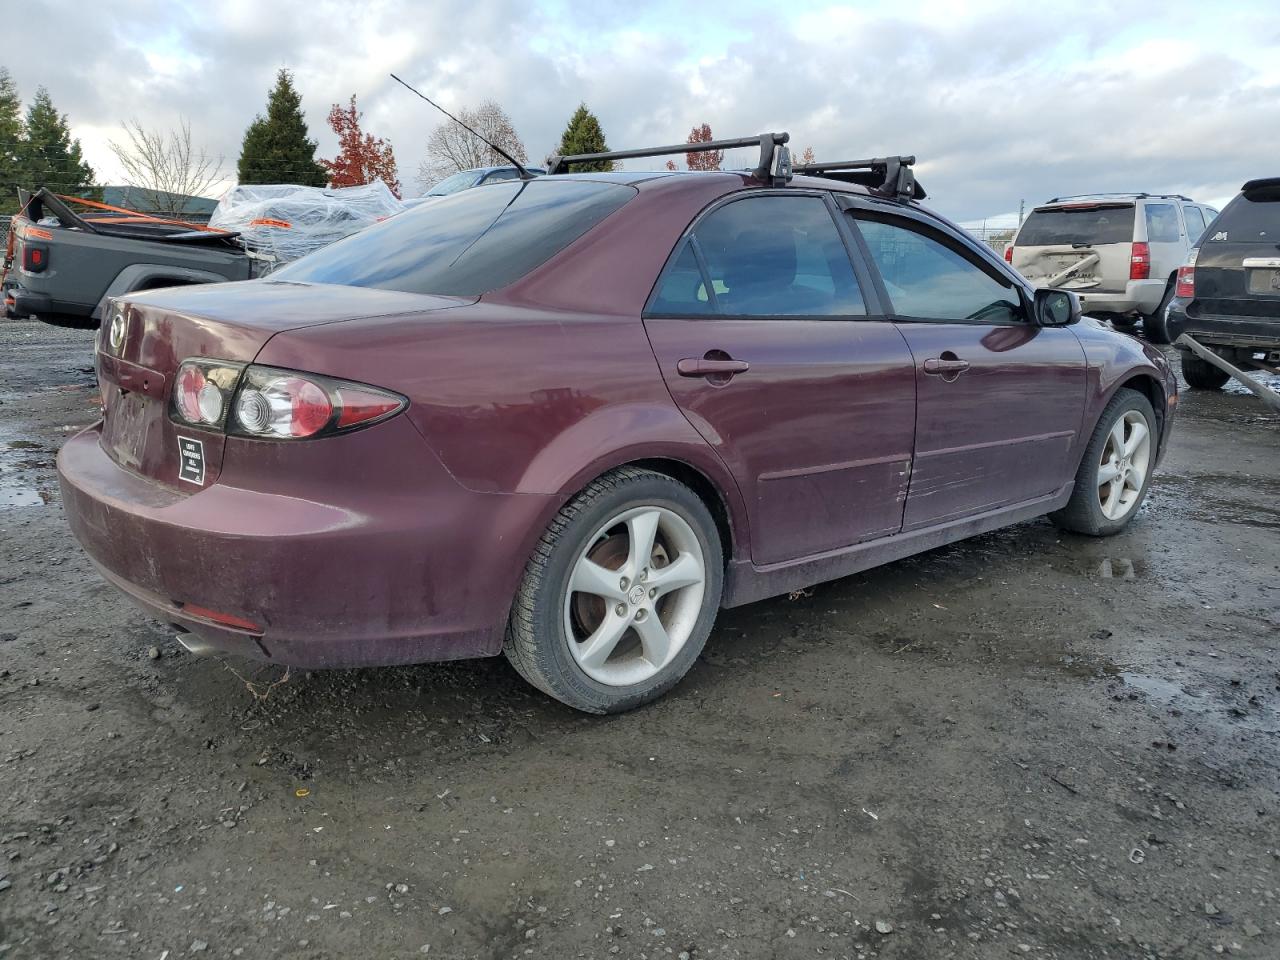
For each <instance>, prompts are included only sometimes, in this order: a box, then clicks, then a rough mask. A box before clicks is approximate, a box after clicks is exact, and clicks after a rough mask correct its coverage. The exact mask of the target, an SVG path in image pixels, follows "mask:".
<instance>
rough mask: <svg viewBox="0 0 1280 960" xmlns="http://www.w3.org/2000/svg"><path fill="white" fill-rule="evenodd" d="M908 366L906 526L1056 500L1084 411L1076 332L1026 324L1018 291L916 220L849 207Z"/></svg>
mask: <svg viewBox="0 0 1280 960" xmlns="http://www.w3.org/2000/svg"><path fill="white" fill-rule="evenodd" d="M847 216H849V217H851V219H852V222H853V223H855V224H856V226H857V231H858V234H859V236H860V238H861V241H860V242H862V243H864V244H865V246H866V250H867V256H868V259H869V260H870V261H871V262H872V263H873V264H874V265H875V268H876V272H877V275H878V278H879V279H880V280H881V281H882V293H883V295H884V296H885V297H886V298H887V300H888V302H889V303H890V305H891V307H890V309H891V310H892V314H893V319H894V321H895V323H896V325H897V327H898V329H899V330H901V331H902V334H903V336H904V337H906V340H907V343H908V344H909V345H910V347H911V352H912V354H913V357H914V361H915V370H916V439H915V458H914V465H913V467H912V473H911V485H910V489H909V491H908V494H907V505H906V513H905V516H904V518H903V529H904V530H913V529H919V528H921V527H928V526H932V525H935V524H940V523H946V522H947V521H950V520H956V519H960V518H963V517H967V516H972V515H974V514H978V513H983V512H985V511H988V510H994V509H997V508H999V507H1003V506H1008V505H1012V504H1016V503H1021V502H1024V501H1028V500H1034V499H1036V498H1039V497H1044V496H1048V495H1049V494H1052V493H1055V492H1057V491H1058V490H1059V489H1060V488H1061V487H1062V486H1063V485H1064V484H1066V483H1067V482H1068V481H1070V480H1071V479H1072V478H1073V475H1074V473H1075V467H1076V465H1075V464H1074V463H1072V462H1071V461H1070V460H1069V454H1070V451H1071V449H1072V447H1073V445H1074V443H1075V440H1076V436H1077V434H1078V433H1079V431H1080V429H1081V419H1082V417H1083V415H1084V396H1085V358H1084V350H1083V348H1082V347H1081V346H1080V342H1079V341H1078V340H1077V339H1076V336H1075V334H1074V333H1073V332H1072V331H1071V330H1069V329H1066V328H1062V327H1057V328H1053V327H1040V326H1037V325H1035V324H1034V323H1032V322H1031V321H1030V318H1028V317H1027V316H1026V309H1025V306H1024V303H1023V298H1022V297H1021V296H1020V293H1019V288H1018V286H1017V285H1015V284H1014V282H1013V281H1012V280H1011V279H1010V278H1009V277H1008V276H1006V275H1004V274H1003V272H1002V271H1001V269H1000V268H999V267H998V266H996V265H995V264H993V263H989V262H988V261H987V260H986V258H985V257H983V256H982V254H980V253H979V252H978V251H976V250H974V249H972V248H970V247H969V245H968V244H966V243H965V242H964V241H963V240H961V239H960V238H958V237H955V236H952V235H951V234H950V233H949V232H948V231H947V230H945V229H943V228H942V227H941V226H940V225H934V224H932V223H931V222H930V221H928V220H926V219H925V218H923V217H918V218H917V217H908V216H899V215H892V214H886V213H882V212H874V211H872V210H870V209H855V210H851V211H850V212H849V214H847Z"/></svg>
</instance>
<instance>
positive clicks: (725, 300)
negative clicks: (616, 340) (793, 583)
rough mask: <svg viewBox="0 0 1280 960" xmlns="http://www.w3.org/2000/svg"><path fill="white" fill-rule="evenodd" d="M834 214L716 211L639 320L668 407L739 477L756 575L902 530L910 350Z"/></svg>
mask: <svg viewBox="0 0 1280 960" xmlns="http://www.w3.org/2000/svg"><path fill="white" fill-rule="evenodd" d="M837 217H838V212H837V211H836V209H835V207H834V204H833V203H832V202H831V201H830V199H829V198H827V197H826V196H825V195H824V194H822V193H808V194H806V193H801V192H799V191H788V192H787V193H785V194H782V193H772V194H766V193H760V192H758V191H753V192H752V194H751V195H749V196H746V197H741V198H737V199H732V200H730V201H728V202H725V203H723V204H721V205H719V206H717V207H714V208H712V209H711V210H710V211H708V212H706V213H704V214H703V215H702V216H701V217H700V219H699V220H698V221H696V222H695V224H694V226H693V228H692V229H691V230H690V231H689V232H688V233H687V235H686V236H685V237H684V238H683V239H682V240H681V242H680V244H679V245H678V246H677V248H676V249H675V251H673V253H672V255H671V258H670V260H669V261H668V264H667V267H666V268H665V270H664V272H663V275H662V277H661V278H660V279H659V282H658V284H657V285H656V287H655V289H654V293H653V296H652V298H651V300H650V302H649V305H648V308H647V310H646V313H645V321H644V322H645V329H646V330H647V331H648V334H649V340H650V342H651V343H652V345H653V349H654V354H655V355H656V357H657V360H658V363H659V365H660V366H661V369H662V375H663V377H664V378H665V380H666V383H667V387H668V389H669V390H670V392H671V396H672V397H673V398H674V399H675V402H676V403H677V404H678V405H679V407H680V409H681V410H682V411H683V412H684V414H685V416H686V417H687V418H688V419H689V421H690V422H691V423H692V424H693V426H694V427H695V428H696V429H697V430H698V432H699V433H700V434H701V435H702V436H703V438H704V439H705V440H706V441H707V443H709V444H710V445H711V446H712V447H713V448H714V449H715V450H716V451H717V453H718V454H719V455H720V457H721V459H722V460H723V461H724V462H725V464H726V465H727V466H728V467H729V469H730V471H731V472H732V473H733V475H734V477H735V479H736V480H737V482H738V485H739V487H740V490H741V492H742V494H743V498H744V500H745V502H746V504H747V509H748V513H749V517H750V522H751V531H750V534H751V535H750V541H751V557H752V560H753V561H754V562H755V563H757V564H769V563H776V562H781V561H786V560H790V559H794V558H797V557H802V556H809V555H812V554H815V553H820V552H822V551H826V550H833V549H838V548H840V547H845V546H848V545H850V544H853V543H857V542H860V541H864V540H869V539H873V538H875V537H880V536H886V535H889V534H892V533H896V532H897V531H898V530H900V529H901V526H902V509H903V503H904V501H905V498H906V492H907V481H908V477H909V475H910V466H911V449H912V433H913V430H914V411H915V391H916V387H915V378H914V373H913V369H912V359H911V352H910V350H909V349H908V348H907V344H906V340H905V339H904V338H903V336H902V334H901V333H900V332H899V331H898V329H897V328H896V327H895V326H894V325H893V323H891V322H889V321H888V320H887V319H886V318H885V317H884V316H883V315H882V314H880V313H879V308H878V306H877V303H878V301H877V299H876V297H875V295H874V293H872V292H871V291H872V288H871V287H870V280H869V273H868V272H867V270H866V267H865V266H864V265H863V264H862V263H861V261H860V260H859V259H857V258H855V259H852V260H851V257H850V243H851V235H850V234H849V232H848V231H846V230H845V229H843V228H842V227H841V226H840V225H839V223H838V220H837Z"/></svg>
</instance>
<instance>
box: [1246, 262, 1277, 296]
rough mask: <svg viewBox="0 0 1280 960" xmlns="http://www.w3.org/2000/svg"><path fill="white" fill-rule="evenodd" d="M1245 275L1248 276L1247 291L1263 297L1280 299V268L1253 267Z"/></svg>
mask: <svg viewBox="0 0 1280 960" xmlns="http://www.w3.org/2000/svg"><path fill="white" fill-rule="evenodd" d="M1245 273H1246V274H1247V275H1248V283H1247V289H1248V291H1249V292H1250V293H1252V294H1257V295H1258V296H1263V297H1280V268H1274V267H1266V268H1258V267H1252V268H1250V269H1248V270H1246V271H1245Z"/></svg>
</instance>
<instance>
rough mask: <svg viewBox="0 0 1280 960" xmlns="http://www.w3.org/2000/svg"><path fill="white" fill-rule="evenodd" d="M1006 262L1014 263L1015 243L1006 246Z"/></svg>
mask: <svg viewBox="0 0 1280 960" xmlns="http://www.w3.org/2000/svg"><path fill="white" fill-rule="evenodd" d="M1004 262H1005V263H1013V244H1012V243H1011V244H1009V245H1008V246H1007V247H1005V248H1004Z"/></svg>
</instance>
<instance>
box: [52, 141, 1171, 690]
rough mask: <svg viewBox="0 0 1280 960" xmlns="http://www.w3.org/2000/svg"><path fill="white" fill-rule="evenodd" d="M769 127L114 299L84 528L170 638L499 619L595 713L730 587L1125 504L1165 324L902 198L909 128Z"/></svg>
mask: <svg viewBox="0 0 1280 960" xmlns="http://www.w3.org/2000/svg"><path fill="white" fill-rule="evenodd" d="M788 139H789V138H788V136H787V134H785V133H772V134H763V135H760V136H758V137H750V138H744V139H741V140H720V141H710V142H706V143H698V144H686V143H681V144H678V145H675V146H671V147H655V148H651V149H644V150H632V151H618V152H614V153H610V154H604V155H584V156H581V157H565V158H553V162H552V163H551V164H550V166H551V172H550V174H549V175H548V176H544V177H537V178H527V179H526V178H519V179H514V180H507V181H505V182H500V183H495V184H486V185H484V186H481V187H477V188H475V189H470V190H464V191H461V192H459V193H456V194H454V195H452V196H448V197H443V198H441V199H440V200H438V201H436V202H435V203H434V204H432V205H430V206H427V207H420V208H418V209H415V210H409V211H406V212H405V213H402V214H400V215H398V216H396V217H393V218H391V219H388V220H387V221H385V222H383V223H380V224H378V225H376V226H373V227H371V228H369V229H368V230H365V231H363V232H362V233H359V234H356V235H355V236H352V237H349V238H347V239H345V240H340V241H338V242H337V243H335V244H333V245H331V246H329V247H326V248H325V249H323V250H321V251H318V252H316V253H313V254H311V255H310V256H308V257H304V258H303V259H301V260H299V261H297V262H295V263H293V264H290V265H288V266H286V267H284V268H282V269H281V270H279V271H277V272H276V273H274V274H273V275H272V276H271V277H269V278H266V279H263V280H256V281H251V282H248V283H236V284H217V285H208V286H193V287H187V288H185V289H171V290H165V291H153V292H150V293H143V294H137V295H129V296H124V297H121V298H118V299H117V300H115V301H114V302H113V304H112V306H111V310H110V316H109V322H108V323H106V324H104V326H103V329H102V331H101V333H100V334H99V337H98V341H97V349H96V363H97V369H98V375H99V379H100V384H101V390H102V400H103V414H104V416H103V420H102V421H101V422H99V423H97V424H95V425H94V426H92V427H90V428H89V429H87V430H85V431H83V432H82V433H79V434H78V435H76V436H75V437H73V438H72V439H70V440H69V441H68V442H67V443H66V444H65V445H64V447H63V448H62V450H61V452H60V453H59V457H58V471H59V477H60V480H61V485H62V493H63V501H64V504H65V510H66V515H67V518H68V521H69V523H70V526H71V529H72V531H73V533H74V534H75V536H76V538H77V539H78V540H79V541H80V543H81V544H82V545H83V546H84V548H85V550H86V551H87V553H88V554H89V556H90V557H91V558H92V560H93V561H94V563H95V564H96V565H97V567H98V569H99V570H100V571H101V572H102V575H103V576H104V577H105V578H106V579H107V580H109V581H110V582H111V583H113V584H115V585H116V586H117V587H118V588H119V589H121V590H122V591H123V592H124V593H125V594H127V595H128V596H129V597H130V598H132V599H133V600H134V601H136V602H137V603H138V604H140V605H141V606H142V607H143V608H144V609H146V610H147V611H149V612H150V613H151V614H152V615H153V616H155V617H157V618H158V619H160V620H162V621H164V622H167V623H169V624H172V625H173V627H174V629H175V630H177V632H178V634H179V636H180V639H181V641H182V642H183V644H184V645H185V646H187V647H188V648H189V649H191V650H192V651H196V652H211V651H218V652H223V653H231V654H238V655H243V656H246V657H252V658H256V659H258V660H264V661H267V662H271V663H277V664H293V665H305V666H310V667H346V666H356V665H378V664H394V663H416V662H422V661H430V660H445V659H456V658H462V657H479V656H491V655H496V654H500V653H505V654H506V656H507V658H508V659H509V660H510V661H511V663H512V664H513V665H514V666H515V668H516V669H517V670H518V671H519V672H520V673H521V674H522V675H523V676H524V677H525V678H526V679H527V680H528V681H529V682H530V683H532V684H533V685H535V686H536V687H538V688H539V689H541V690H543V691H545V692H546V693H548V694H550V695H551V696H553V697H556V698H558V699H560V700H561V701H563V702H564V703H566V704H569V705H570V706H572V707H574V708H577V709H579V710H583V711H587V712H591V713H612V712H618V711H622V710H627V709H630V708H633V707H636V706H638V705H640V704H643V703H647V702H649V701H651V700H654V699H655V698H657V697H659V696H661V695H663V694H664V693H666V692H667V691H669V690H670V689H671V688H672V687H674V686H675V685H676V684H677V683H678V682H679V681H680V679H681V677H683V676H684V675H685V674H686V673H687V672H688V670H689V669H690V668H691V667H692V665H693V663H694V661H695V660H696V659H697V657H698V656H699V654H700V653H701V651H702V649H703V645H704V644H705V643H706V641H707V638H708V635H709V634H710V632H711V628H712V625H713V624H714V622H715V619H716V616H717V613H718V611H719V610H720V609H721V608H723V607H734V606H738V605H741V604H746V603H750V602H752V601H755V600H759V599H762V598H765V597H769V596H774V595H776V594H780V593H786V592H788V591H792V590H796V589H799V588H801V587H804V586H806V585H809V584H813V583H817V582H820V581H825V580H831V579H834V578H837V577H843V576H847V575H849V574H852V573H856V572H858V571H861V570H866V569H868V568H870V567H874V566H877V565H879V564H884V563H888V562H891V561H893V560H897V559H900V558H902V557H907V556H910V555H912V554H915V553H919V552H921V551H925V550H930V549H933V548H934V547H938V546H941V545H943V544H947V543H951V542H954V541H956V540H960V539H961V538H964V537H970V536H973V535H975V534H980V533H984V532H986V531H990V530H994V529H997V528H999V527H1003V526H1006V525H1008V524H1012V523H1017V522H1020V521H1024V520H1029V519H1032V518H1035V517H1040V516H1044V515H1049V516H1051V517H1052V518H1053V519H1054V521H1055V522H1056V523H1058V524H1059V525H1060V526H1062V527H1063V528H1065V529H1067V530H1072V531H1076V532H1079V533H1084V534H1090V535H1107V534H1112V533H1116V532H1117V531H1119V530H1121V529H1123V528H1124V527H1125V526H1126V524H1128V523H1129V522H1130V521H1131V520H1132V519H1133V518H1134V516H1135V515H1136V514H1137V513H1138V511H1139V509H1140V507H1141V505H1142V503H1143V500H1144V498H1145V497H1146V494H1147V491H1148V488H1149V485H1150V483H1151V478H1152V475H1153V473H1154V471H1155V469H1156V466H1157V463H1158V462H1159V460H1160V457H1161V456H1162V454H1163V453H1164V452H1165V450H1166V449H1167V447H1168V443H1169V436H1170V428H1171V424H1172V420H1173V415H1174V411H1175V404H1176V400H1177V391H1176V381H1175V378H1174V376H1173V374H1172V371H1171V370H1170V368H1169V365H1168V363H1167V362H1166V361H1165V359H1164V357H1163V355H1162V354H1161V353H1160V352H1159V351H1158V350H1156V349H1155V348H1153V347H1150V346H1148V345H1146V344H1142V343H1139V342H1138V341H1137V340H1135V339H1133V338H1131V337H1126V336H1122V335H1119V334H1117V333H1115V332H1114V331H1112V330H1110V329H1107V328H1106V327H1105V326H1104V325H1102V324H1098V323H1096V322H1093V321H1090V320H1082V319H1081V316H1080V309H1079V303H1078V301H1077V299H1076V297H1075V295H1074V294H1073V293H1070V292H1067V291H1063V290H1057V289H1040V290H1037V289H1035V288H1033V287H1032V286H1031V285H1030V284H1029V283H1028V282H1027V281H1026V279H1025V278H1024V277H1022V276H1021V275H1020V274H1018V273H1017V272H1016V271H1014V270H1013V269H1012V268H1010V267H1009V266H1008V265H1007V264H1006V263H1005V262H1004V261H1003V260H1001V259H1000V258H999V257H998V256H996V255H995V254H993V253H992V252H991V251H990V250H989V249H988V248H986V247H985V246H984V245H983V244H981V243H979V242H977V241H975V240H973V239H972V238H970V237H969V236H968V235H967V234H966V233H965V231H964V230H962V229H961V228H959V227H958V226H956V225H955V224H953V223H951V222H950V221H947V220H945V219H943V218H942V217H940V216H938V215H936V214H934V213H932V212H930V211H929V210H928V209H926V208H925V207H924V206H922V205H921V204H920V202H919V201H920V200H921V199H922V198H923V197H924V191H923V190H922V189H921V188H920V187H919V185H918V184H917V183H916V182H915V179H914V176H913V172H912V164H913V163H914V158H911V157H887V158H880V159H876V160H871V161H850V162H848V163H828V164H814V165H809V166H805V167H800V168H796V170H795V171H793V170H792V168H791V162H790V155H789V152H788V150H787V148H786V143H787V141H788ZM742 147H758V148H759V150H760V159H759V163H758V164H757V166H756V167H755V168H754V169H752V170H746V171H741V172H728V171H724V172H721V171H716V172H667V171H647V172H646V171H637V172H613V173H571V172H569V171H571V170H572V168H573V165H574V163H575V162H585V161H591V160H600V159H626V158H630V157H645V156H665V155H678V154H683V153H688V152H690V151H697V150H721V149H732V148H742Z"/></svg>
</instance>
